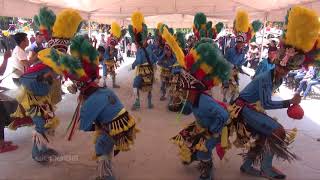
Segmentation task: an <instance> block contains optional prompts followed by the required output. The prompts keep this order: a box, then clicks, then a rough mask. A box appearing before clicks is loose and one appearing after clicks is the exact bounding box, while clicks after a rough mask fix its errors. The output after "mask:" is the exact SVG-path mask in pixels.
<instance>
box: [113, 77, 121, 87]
mask: <svg viewBox="0 0 320 180" xmlns="http://www.w3.org/2000/svg"><path fill="white" fill-rule="evenodd" d="M112 86H113V88H120V86H119V85H117V84H116V77H115V76H113V77H112Z"/></svg>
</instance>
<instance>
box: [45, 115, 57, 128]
mask: <svg viewBox="0 0 320 180" xmlns="http://www.w3.org/2000/svg"><path fill="white" fill-rule="evenodd" d="M59 124H60V120H59V119H58V118H57V117H56V116H55V117H54V118H52V119H50V120H49V121H48V122H47V123H46V124H45V125H44V127H45V128H47V129H56V128H57V127H58V126H59Z"/></svg>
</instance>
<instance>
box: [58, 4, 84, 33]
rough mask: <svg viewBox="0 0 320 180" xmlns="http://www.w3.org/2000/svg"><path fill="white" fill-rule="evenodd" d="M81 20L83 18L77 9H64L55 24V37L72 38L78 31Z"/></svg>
mask: <svg viewBox="0 0 320 180" xmlns="http://www.w3.org/2000/svg"><path fill="white" fill-rule="evenodd" d="M81 21H82V18H81V16H80V14H79V12H78V11H77V10H74V9H64V10H62V11H61V12H60V13H59V14H58V15H57V18H56V21H55V23H54V25H53V37H55V38H62V39H71V38H72V37H74V35H75V34H76V33H77V31H78V29H79V26H80V25H81Z"/></svg>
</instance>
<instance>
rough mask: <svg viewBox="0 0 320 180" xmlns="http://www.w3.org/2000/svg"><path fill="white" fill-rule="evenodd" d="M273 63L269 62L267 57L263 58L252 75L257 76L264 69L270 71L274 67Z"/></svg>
mask: <svg viewBox="0 0 320 180" xmlns="http://www.w3.org/2000/svg"><path fill="white" fill-rule="evenodd" d="M274 67H275V65H274V64H272V63H270V61H269V59H263V60H262V61H261V62H260V63H259V66H258V67H257V69H256V72H255V74H254V77H256V76H258V75H259V74H262V73H264V72H266V71H270V70H271V69H274Z"/></svg>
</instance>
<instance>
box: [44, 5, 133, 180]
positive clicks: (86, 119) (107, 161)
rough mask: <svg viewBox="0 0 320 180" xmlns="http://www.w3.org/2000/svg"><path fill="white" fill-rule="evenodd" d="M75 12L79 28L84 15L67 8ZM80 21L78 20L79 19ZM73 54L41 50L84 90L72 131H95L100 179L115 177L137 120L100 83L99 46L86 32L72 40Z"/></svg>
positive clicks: (48, 62)
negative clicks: (116, 159)
mask: <svg viewBox="0 0 320 180" xmlns="http://www.w3.org/2000/svg"><path fill="white" fill-rule="evenodd" d="M63 12H67V14H68V15H69V16H72V18H71V19H72V20H70V21H68V22H73V23H74V24H73V23H72V24H69V26H68V27H69V28H70V29H73V30H76V29H78V27H77V26H76V25H79V24H80V22H81V20H82V19H81V16H80V15H79V13H78V12H77V11H75V10H64V11H63ZM76 22H78V23H76ZM70 52H71V55H67V54H64V53H63V52H61V51H58V50H56V49H54V48H47V49H45V50H42V51H40V52H39V59H40V60H41V61H42V62H43V63H44V64H46V65H48V66H50V67H51V68H52V69H53V70H54V71H55V72H56V73H58V74H61V75H64V76H65V77H66V78H69V79H70V80H72V81H73V83H74V86H73V87H75V88H76V90H79V91H80V94H79V98H78V99H79V105H78V107H77V110H76V113H75V115H74V118H73V121H72V122H71V124H70V129H71V131H70V132H71V133H70V136H69V137H68V138H69V139H70V138H71V136H72V135H73V132H74V131H73V130H74V129H76V128H80V130H83V131H94V132H95V140H94V146H95V157H96V158H97V161H98V175H97V179H102V180H114V179H115V176H114V174H113V171H112V165H111V160H112V156H115V155H117V154H118V153H119V152H121V151H128V150H130V147H131V145H132V144H133V141H134V139H135V134H136V132H137V131H138V130H137V129H136V127H135V125H136V124H135V120H134V119H133V118H132V117H131V116H130V115H129V113H128V112H127V111H126V109H125V108H124V106H123V105H122V103H121V101H120V100H119V98H118V97H117V96H116V94H115V93H114V92H113V91H111V90H110V89H107V88H100V87H99V86H98V84H97V83H96V80H97V78H98V77H99V66H98V65H99V57H98V52H97V51H96V49H95V48H94V47H93V46H92V45H91V44H90V43H89V42H88V41H87V40H86V39H84V37H83V36H77V37H74V38H73V39H72V40H71V44H70Z"/></svg>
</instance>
